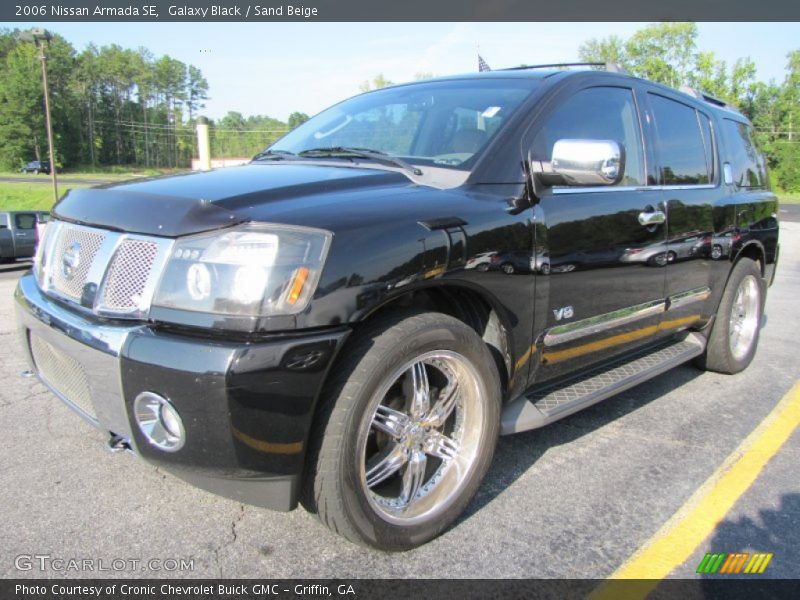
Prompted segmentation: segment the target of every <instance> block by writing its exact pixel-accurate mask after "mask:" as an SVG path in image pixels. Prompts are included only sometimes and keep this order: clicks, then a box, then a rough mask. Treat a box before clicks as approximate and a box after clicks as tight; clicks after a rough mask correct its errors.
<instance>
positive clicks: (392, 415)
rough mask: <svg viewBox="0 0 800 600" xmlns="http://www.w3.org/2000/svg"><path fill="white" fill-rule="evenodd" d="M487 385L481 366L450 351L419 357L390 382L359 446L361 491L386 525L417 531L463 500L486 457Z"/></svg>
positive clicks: (380, 394)
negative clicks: (483, 450) (479, 460)
mask: <svg viewBox="0 0 800 600" xmlns="http://www.w3.org/2000/svg"><path fill="white" fill-rule="evenodd" d="M483 386H484V384H483V382H482V380H481V378H480V377H479V375H478V373H477V371H476V370H475V367H474V366H473V365H472V364H471V363H470V362H469V361H468V360H467V359H466V358H465V357H464V356H462V355H460V354H458V353H456V352H451V351H449V350H439V351H434V352H428V353H426V354H423V355H421V356H418V357H416V358H415V359H414V360H412V361H410V362H408V363H406V364H405V365H403V366H402V367H400V368H399V369H397V370H396V371H395V372H393V373H391V374H389V376H387V377H386V378H385V379H384V380H383V382H382V384H381V385H380V387H379V388H378V390H377V392H376V394H375V395H374V396H373V398H372V399H371V402H370V404H369V406H370V409H368V410H367V411H366V415H365V416H368V419H367V418H365V419H364V421H363V422H362V424H361V430H360V434H359V440H358V445H357V452H358V455H357V457H358V458H359V460H358V462H357V464H358V465H360V467H359V468H360V472H359V479H360V481H361V486H362V490H363V492H364V494H365V496H366V498H367V500H368V502H369V504H370V506H371V507H372V508H373V510H374V511H375V512H376V513H377V514H378V515H379V516H380V517H381V518H382V519H383V520H385V521H388V522H390V523H393V524H396V525H416V524H419V523H422V522H425V521H428V520H431V519H435V518H436V517H437V516H438V515H440V514H441V513H442V512H444V511H445V510H447V508H448V507H449V506H450V505H451V504H452V503H453V502H454V501H455V500H456V499H457V498H458V497H459V494H460V492H461V491H462V489H463V488H464V486H465V485H466V483H467V481H468V479H469V475H470V474H471V472H472V470H473V468H474V467H475V463H476V462H477V460H476V459H477V457H478V456H479V450H480V441H481V437H482V434H483V431H484V428H485V423H484V420H485V410H484V406H483V401H482V399H483V398H486V397H487V395H486V393H485V390H484V387H483Z"/></svg>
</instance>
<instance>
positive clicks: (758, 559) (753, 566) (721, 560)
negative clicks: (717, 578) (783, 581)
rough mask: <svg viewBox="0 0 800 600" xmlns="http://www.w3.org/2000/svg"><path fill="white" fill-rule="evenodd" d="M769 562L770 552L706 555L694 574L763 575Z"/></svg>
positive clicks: (770, 558)
mask: <svg viewBox="0 0 800 600" xmlns="http://www.w3.org/2000/svg"><path fill="white" fill-rule="evenodd" d="M771 560H772V553H771V552H770V553H766V552H755V553H753V554H750V553H749V552H732V553H730V554H728V553H725V552H716V553H708V554H706V555H705V557H704V558H703V560H702V561H700V565H699V566H698V567H697V571H696V572H697V573H708V574H713V573H717V574H720V575H722V574H725V575H731V574H736V573H747V574H748V575H755V574H760V573H763V572H764V569H766V568H767V565H768V564H769V562H770V561H771Z"/></svg>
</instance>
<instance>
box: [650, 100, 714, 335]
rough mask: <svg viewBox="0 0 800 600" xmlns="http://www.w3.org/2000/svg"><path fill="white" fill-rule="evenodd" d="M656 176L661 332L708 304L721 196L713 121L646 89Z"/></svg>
mask: <svg viewBox="0 0 800 600" xmlns="http://www.w3.org/2000/svg"><path fill="white" fill-rule="evenodd" d="M647 99H648V107H649V108H648V118H650V119H652V120H653V124H654V133H655V136H654V138H653V142H654V143H653V146H654V152H653V154H654V157H655V161H656V168H657V177H658V181H659V183H660V184H661V186H662V190H663V203H664V205H665V206H666V208H667V211H666V212H667V244H666V250H665V255H664V261H665V263H666V271H667V283H666V296H667V312H666V315H665V320H664V324H663V325H662V331H663V332H664V333H669V332H673V331H675V330H676V329H683V328H686V327H690V326H692V325H695V324H697V323H698V322H699V321H701V320H702V319H703V318H705V317H706V316H707V313H708V312H709V309H708V307H709V306H710V303H709V302H708V299H709V297H710V291H711V290H710V264H711V258H710V253H711V246H712V239H713V236H714V229H715V227H714V205H715V203H717V202H718V200H719V199H720V197H721V196H722V192H721V190H720V186H719V181H718V179H719V177H718V174H717V173H718V171H719V166H718V164H719V163H718V159H717V151H716V141H715V132H714V127H713V125H712V120H711V118H710V117H709V115H708V114H706V112H704V111H702V110H699V109H697V108H696V107H695V106H693V105H692V104H691V103H688V102H682V101H680V100H679V99H678V98H677V97H671V96H667V95H664V94H662V93H656V92H648V93H647Z"/></svg>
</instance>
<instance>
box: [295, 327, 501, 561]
mask: <svg viewBox="0 0 800 600" xmlns="http://www.w3.org/2000/svg"><path fill="white" fill-rule="evenodd" d="M364 327H365V329H363V330H362V331H359V332H357V333H356V334H355V337H354V338H353V339H351V340H350V341H349V342H348V346H347V348H346V349H345V350H344V352H343V355H342V356H341V358H340V359H339V361H338V362H337V364H336V365H335V366H334V373H336V374H335V375H333V376H332V378H331V379H330V381H329V382H328V384H326V387H325V389H324V390H323V396H322V400H321V405H320V407H319V408H318V410H317V416H316V419H315V424H314V428H313V430H312V433H311V437H310V442H309V455H308V458H307V461H306V465H307V468H306V476H305V480H304V490H303V494H302V503H303V505H304V506H305V508H306V509H308V510H309V511H310V512H315V513H317V516H318V517H319V519H320V520H321V521H322V522H323V523H324V524H325V525H326V526H328V527H329V528H330V529H331V530H333V531H334V532H336V533H338V534H340V535H342V536H344V537H346V538H347V539H348V540H350V541H352V542H355V543H358V544H362V545H366V546H370V547H373V548H378V549H380V550H389V551H397V550H408V549H411V548H415V547H417V546H419V545H421V544H424V543H425V542H427V541H429V540H431V539H433V538H435V537H436V536H438V535H439V534H440V533H441V532H442V531H444V530H445V529H446V528H447V527H448V526H449V525H451V524H452V523H453V521H455V520H456V519H457V518H458V516H459V515H460V514H461V513H462V512H463V511H464V509H465V508H466V507H467V505H468V504H469V502H470V500H471V499H472V497H473V495H474V494H475V491H476V490H477V489H478V487H479V486H480V484H481V481H482V480H483V478H484V475H485V474H486V471H487V470H488V468H489V465H490V463H491V460H492V455H493V454H494V448H495V445H496V443H497V436H498V433H499V423H500V402H501V399H500V378H499V376H498V374H497V369H496V367H495V364H494V361H493V359H492V356H491V354H490V352H489V350H488V349H487V347H486V344H485V343H484V342H483V340H481V339H480V337H479V336H478V335H477V334H476V333H475V331H473V330H472V329H471V328H470V327H468V326H467V325H465V324H464V323H462V322H461V321H458V320H457V319H454V318H452V317H450V316H447V315H444V314H439V313H407V312H406V313H395V314H389V315H387V316H385V317H383V318H379V319H377V320H376V321H375V322H374V323H371V324H366V325H365V326H364ZM426 398H427V400H426Z"/></svg>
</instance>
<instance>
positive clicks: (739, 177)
mask: <svg viewBox="0 0 800 600" xmlns="http://www.w3.org/2000/svg"><path fill="white" fill-rule="evenodd" d="M722 130H723V133H724V135H725V146H726V148H727V150H728V162H730V164H731V170H732V171H733V183H735V184H736V185H737V186H738V187H746V188H751V187H752V188H760V187H764V186H765V185H766V182H767V173H766V166H765V165H764V157H763V156H762V155H761V154H760V153H759V152H758V149H757V148H756V145H755V143H754V142H753V134H752V130H751V128H750V126H749V125H746V124H745V123H740V122H738V121H733V120H731V119H723V120H722Z"/></svg>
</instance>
